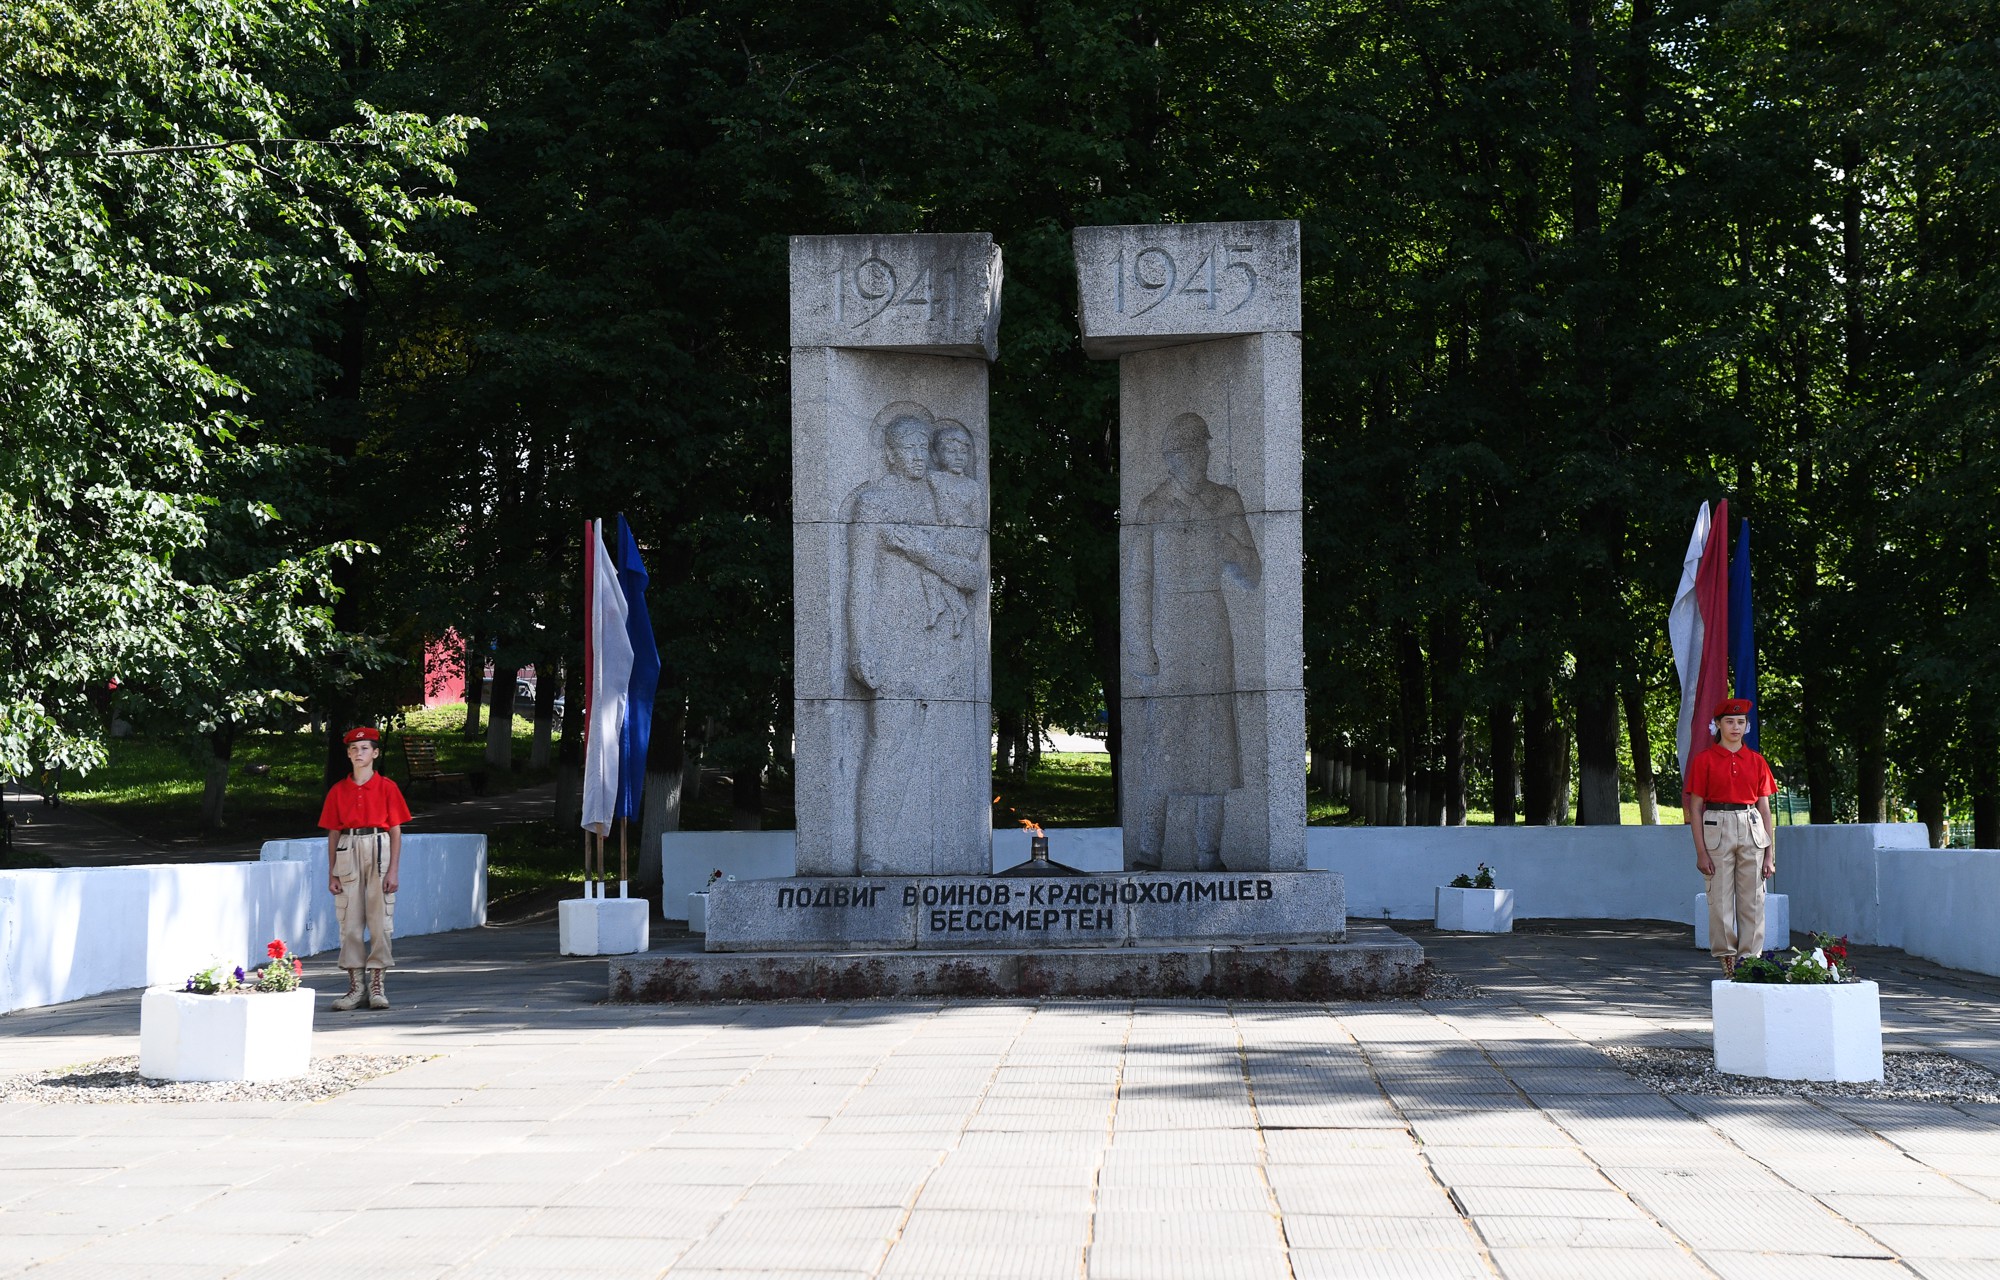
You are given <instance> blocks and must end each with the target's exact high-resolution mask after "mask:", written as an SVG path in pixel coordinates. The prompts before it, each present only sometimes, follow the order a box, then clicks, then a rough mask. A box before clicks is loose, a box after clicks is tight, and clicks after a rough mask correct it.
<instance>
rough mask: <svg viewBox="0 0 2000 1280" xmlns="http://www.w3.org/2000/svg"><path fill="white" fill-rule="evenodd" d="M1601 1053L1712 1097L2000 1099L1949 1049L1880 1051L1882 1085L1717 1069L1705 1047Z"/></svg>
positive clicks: (1654, 1080) (1986, 1077)
mask: <svg viewBox="0 0 2000 1280" xmlns="http://www.w3.org/2000/svg"><path fill="white" fill-rule="evenodd" d="M1598 1049H1599V1051H1600V1052H1602V1053H1603V1054H1605V1056H1607V1057H1609V1058H1610V1059H1611V1060H1612V1061H1613V1062H1616V1063H1617V1064H1618V1065H1619V1066H1620V1067H1621V1068H1623V1069H1624V1071H1625V1074H1627V1075H1629V1076H1631V1077H1633V1078H1634V1079H1636V1080H1640V1081H1643V1082H1645V1083H1646V1084H1649V1085H1651V1086H1652V1087H1653V1088H1655V1089H1658V1090H1659V1091H1660V1092H1661V1093H1686V1094H1703V1095H1708V1096H1716V1097H1729V1098H1754V1097H1786V1098H1796V1097H1815V1098H1893V1099H1897V1100H1902V1101H1911V1102H2000V1076H1996V1075H1994V1074H1993V1073H1992V1072H1991V1071H1988V1070H1986V1069H1985V1068H1984V1067H1975V1066H1973V1065H1972V1064H1971V1063H1969V1062H1966V1061H1964V1060H1962V1059H1959V1058H1954V1057H1952V1056H1951V1055H1950V1054H1948V1053H1887V1054H1884V1055H1882V1081H1881V1083H1880V1084H1875V1083H1868V1084H1841V1083H1838V1082H1836V1081H1832V1080H1766V1079H1764V1078H1763V1077H1761V1076H1732V1075H1727V1074H1725V1073H1723V1072H1721V1071H1717V1070H1716V1069H1715V1054H1714V1053H1712V1052H1710V1051H1709V1050H1707V1049H1635V1048H1628V1047H1624V1046H1611V1045H1599V1046H1598Z"/></svg>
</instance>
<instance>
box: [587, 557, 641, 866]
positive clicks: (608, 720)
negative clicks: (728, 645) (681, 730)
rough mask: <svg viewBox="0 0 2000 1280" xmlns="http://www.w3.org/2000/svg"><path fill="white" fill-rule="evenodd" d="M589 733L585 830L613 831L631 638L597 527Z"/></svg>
mask: <svg viewBox="0 0 2000 1280" xmlns="http://www.w3.org/2000/svg"><path fill="white" fill-rule="evenodd" d="M589 554H590V566H591V582H592V586H591V597H590V735H589V737H588V738H586V739H585V740H584V745H583V826H584V829H585V830H586V831H589V832H592V833H593V834H596V835H600V836H603V835H609V834H610V833H611V816H612V814H613V812H614V811H615V810H616V809H617V807H618V750H619V744H620V743H621V742H623V741H624V738H625V695H626V690H627V688H628V687H630V685H631V683H632V637H631V636H629V635H627V634H626V633H625V612H626V610H625V593H624V592H623V591H622V590H620V589H619V586H618V569H617V566H615V565H613V564H612V563H611V553H610V552H609V551H606V550H605V549H604V539H603V538H602V537H601V536H599V535H598V532H597V524H596V522H595V521H593V522H592V523H591V535H590V553H589Z"/></svg>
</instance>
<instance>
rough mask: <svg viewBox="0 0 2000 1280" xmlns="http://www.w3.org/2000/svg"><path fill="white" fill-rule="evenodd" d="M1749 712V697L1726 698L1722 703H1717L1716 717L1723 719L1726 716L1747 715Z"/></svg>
mask: <svg viewBox="0 0 2000 1280" xmlns="http://www.w3.org/2000/svg"><path fill="white" fill-rule="evenodd" d="M1749 714H1750V699H1748V698H1724V699H1723V700H1722V701H1721V702H1720V703H1718V704H1716V708H1715V718H1716V719H1717V720H1720V719H1722V717H1724V716H1747V715H1749Z"/></svg>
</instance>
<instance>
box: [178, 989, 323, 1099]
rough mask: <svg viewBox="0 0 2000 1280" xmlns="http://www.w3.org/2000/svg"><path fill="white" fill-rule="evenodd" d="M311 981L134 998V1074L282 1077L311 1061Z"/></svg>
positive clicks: (295, 1073)
mask: <svg viewBox="0 0 2000 1280" xmlns="http://www.w3.org/2000/svg"><path fill="white" fill-rule="evenodd" d="M314 994H315V993H314V991H313V989H312V988H311V987H300V988H298V989H297V990H293V991H258V992H249V993H239V994H232V995H212V996H204V995H195V994H193V993H191V992H187V991H176V990H174V989H173V988H172V987H149V988H147V990H146V994H145V995H143V996H142V997H140V999H139V1074H140V1075H142V1076H144V1077H146V1078H147V1079H148V1080H289V1079H291V1078H292V1077H294V1076H300V1075H304V1074H305V1071H306V1067H307V1066H308V1065H310V1063H311V1062H312V1028H313V996H314Z"/></svg>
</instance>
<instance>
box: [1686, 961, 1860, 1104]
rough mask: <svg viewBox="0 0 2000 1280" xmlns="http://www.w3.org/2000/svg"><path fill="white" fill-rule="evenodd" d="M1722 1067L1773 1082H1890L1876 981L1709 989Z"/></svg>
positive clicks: (1721, 984)
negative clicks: (1884, 1077)
mask: <svg viewBox="0 0 2000 1280" xmlns="http://www.w3.org/2000/svg"><path fill="white" fill-rule="evenodd" d="M1709 991H1710V993H1711V994H1710V1000H1711V1005H1712V1008H1713V1012H1714V1018H1715V1069H1716V1070H1717V1071H1725V1072H1728V1073H1729V1074H1730V1075H1733V1076H1762V1077H1764V1078H1765V1079H1769V1080H1840V1081H1848V1082H1859V1081H1868V1080H1880V1079H1881V1078H1882V997H1881V989H1880V988H1878V987H1877V986H1876V985H1875V984H1874V983H1872V982H1830V983H1825V984H1822V985H1813V986H1797V985H1792V984H1789V983H1784V984H1780V983H1764V982H1732V981H1729V980H1728V979H1726V978H1719V979H1717V980H1716V981H1715V982H1714V983H1712V984H1711V985H1710V987H1709Z"/></svg>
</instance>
